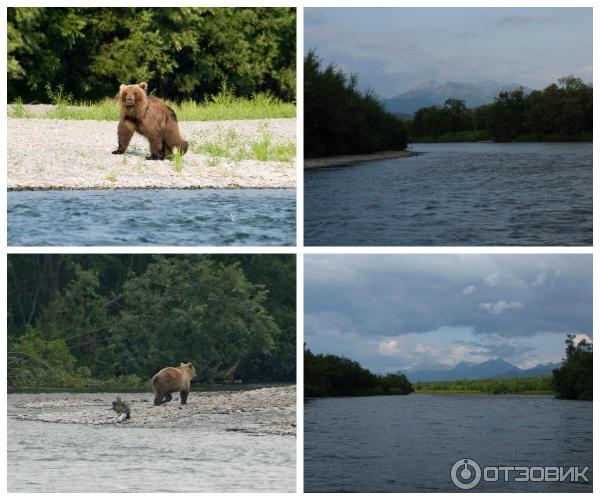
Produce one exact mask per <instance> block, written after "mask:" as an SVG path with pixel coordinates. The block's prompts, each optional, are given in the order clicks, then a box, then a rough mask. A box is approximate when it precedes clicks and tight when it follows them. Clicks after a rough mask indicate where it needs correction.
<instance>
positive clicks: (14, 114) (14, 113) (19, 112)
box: [8, 99, 33, 118]
mask: <svg viewBox="0 0 600 500" xmlns="http://www.w3.org/2000/svg"><path fill="white" fill-rule="evenodd" d="M8 116H10V117H11V118H32V117H33V114H32V113H28V112H27V111H26V110H25V106H23V101H21V99H17V100H16V101H15V102H14V103H13V108H12V110H10V111H9V112H8Z"/></svg>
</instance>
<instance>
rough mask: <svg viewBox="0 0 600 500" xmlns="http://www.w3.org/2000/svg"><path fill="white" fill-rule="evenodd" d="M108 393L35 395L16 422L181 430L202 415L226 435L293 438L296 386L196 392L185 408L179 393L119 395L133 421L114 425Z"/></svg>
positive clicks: (112, 396) (20, 404) (20, 407)
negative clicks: (220, 422) (158, 401)
mask: <svg viewBox="0 0 600 500" xmlns="http://www.w3.org/2000/svg"><path fill="white" fill-rule="evenodd" d="M115 397H116V395H115V394H110V393H85V394H65V395H64V398H62V397H61V398H58V399H57V395H56V394H54V395H52V396H51V397H49V396H44V395H39V394H36V395H34V396H33V397H32V398H31V399H29V398H27V399H25V400H21V401H18V402H16V403H15V404H14V408H15V410H16V411H15V415H13V416H14V417H15V418H16V419H17V420H29V421H35V422H53V423H63V424H87V425H127V426H133V427H149V428H154V427H160V428H163V427H180V426H182V425H186V423H187V422H189V421H190V420H191V419H194V418H195V417H198V416H200V415H213V416H215V418H217V419H218V418H219V416H222V419H226V422H227V425H228V427H227V429H226V430H227V431H231V432H244V433H249V434H269V435H295V433H296V387H295V386H285V387H268V388H263V389H255V390H248V391H239V392H237V391H228V392H192V393H190V395H189V398H188V402H187V405H181V404H179V397H178V395H175V394H174V395H173V400H172V401H171V402H169V403H166V404H163V405H161V406H154V404H153V402H152V401H153V399H152V395H151V394H147V395H146V394H120V397H121V398H122V399H123V401H125V402H127V404H128V405H129V408H130V409H131V419H130V420H124V421H123V422H122V423H116V421H115V420H116V417H117V414H116V413H115V412H114V411H113V410H112V406H111V402H112V401H114V400H115Z"/></svg>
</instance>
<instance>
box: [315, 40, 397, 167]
mask: <svg viewBox="0 0 600 500" xmlns="http://www.w3.org/2000/svg"><path fill="white" fill-rule="evenodd" d="M357 85H358V78H357V76H356V75H354V74H352V75H346V74H345V73H344V72H343V71H342V70H341V69H339V68H337V67H336V66H334V65H333V64H331V65H329V66H327V67H326V68H323V67H322V65H321V60H320V59H319V58H318V57H317V55H316V53H315V52H314V51H310V52H309V53H308V55H307V56H306V57H305V58H304V156H305V157H306V158H315V157H319V156H335V155H344V154H366V153H373V152H377V151H384V150H403V149H406V146H407V133H406V130H405V127H404V124H403V122H402V120H400V119H399V118H398V117H396V116H394V115H393V114H391V113H389V112H387V111H386V110H385V108H384V106H383V104H382V103H381V102H380V101H379V100H378V98H377V97H376V96H375V95H374V94H373V93H372V92H369V91H368V92H361V91H360V90H358V88H357Z"/></svg>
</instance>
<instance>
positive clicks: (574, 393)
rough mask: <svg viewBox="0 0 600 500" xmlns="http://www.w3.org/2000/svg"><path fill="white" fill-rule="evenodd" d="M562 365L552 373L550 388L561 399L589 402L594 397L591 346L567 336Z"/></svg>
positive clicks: (572, 336)
mask: <svg viewBox="0 0 600 500" xmlns="http://www.w3.org/2000/svg"><path fill="white" fill-rule="evenodd" d="M565 344H566V350H565V358H564V359H563V364H562V366H561V367H560V368H557V369H556V370H554V371H553V374H552V387H553V388H554V390H555V391H556V392H557V397H559V398H561V399H581V400H587V401H591V400H592V399H593V396H594V359H593V357H594V355H593V349H592V344H590V343H589V342H586V341H585V340H581V341H579V342H577V343H576V339H575V336H574V335H568V336H567V340H566V341H565Z"/></svg>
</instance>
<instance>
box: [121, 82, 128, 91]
mask: <svg viewBox="0 0 600 500" xmlns="http://www.w3.org/2000/svg"><path fill="white" fill-rule="evenodd" d="M125 87H127V85H125V84H124V83H122V84H121V86H120V87H119V92H121V90H123V89H124V88H125Z"/></svg>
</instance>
